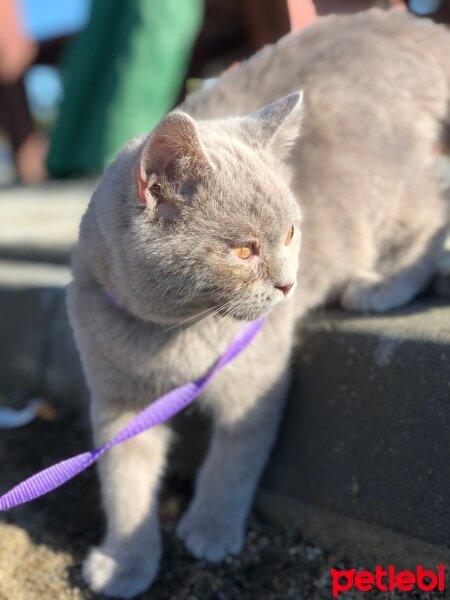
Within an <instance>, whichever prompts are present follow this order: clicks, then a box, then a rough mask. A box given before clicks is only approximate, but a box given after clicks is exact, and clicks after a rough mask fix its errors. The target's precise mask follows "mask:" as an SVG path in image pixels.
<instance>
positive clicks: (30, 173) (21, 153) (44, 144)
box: [0, 37, 69, 183]
mask: <svg viewBox="0 0 450 600" xmlns="http://www.w3.org/2000/svg"><path fill="white" fill-rule="evenodd" d="M68 39H69V38H68V37H60V38H55V39H53V40H48V41H45V42H42V43H41V44H39V45H38V46H36V53H35V55H34V56H33V61H32V64H42V65H55V64H57V63H58V61H59V56H60V53H61V49H62V48H63V46H64V44H65V43H66V42H67V40H68ZM29 66H31V65H29ZM0 125H1V127H2V129H3V130H4V131H5V133H6V135H7V137H8V139H9V142H10V144H11V148H12V151H13V155H14V161H15V164H16V168H17V172H18V175H19V178H20V179H21V180H22V181H24V182H25V183H37V182H39V181H42V180H43V179H45V177H46V175H47V170H46V168H45V159H46V156H47V151H48V140H47V136H46V135H44V134H43V133H41V132H39V131H37V130H36V127H35V124H34V122H33V117H32V115H31V111H30V107H29V102H28V96H27V92H26V89H25V84H24V79H23V77H19V78H16V80H14V81H1V80H0Z"/></svg>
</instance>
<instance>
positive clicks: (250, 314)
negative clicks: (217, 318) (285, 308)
mask: <svg viewBox="0 0 450 600" xmlns="http://www.w3.org/2000/svg"><path fill="white" fill-rule="evenodd" d="M274 308H275V306H272V305H271V306H267V307H265V308H254V307H251V308H247V307H246V308H242V309H240V310H233V314H232V317H233V319H235V320H236V321H256V320H258V319H262V318H263V317H267V315H268V314H269V313H270V312H271V311H272V310H273V309H274ZM219 314H222V313H219ZM222 316H224V317H226V316H229V315H227V314H226V312H225V313H224V314H223V315H222Z"/></svg>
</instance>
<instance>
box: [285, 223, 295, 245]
mask: <svg viewBox="0 0 450 600" xmlns="http://www.w3.org/2000/svg"><path fill="white" fill-rule="evenodd" d="M293 237H294V226H293V225H291V227H290V229H289V231H288V232H287V234H286V235H285V237H284V244H285V246H287V245H288V244H290V243H291V241H292V238H293Z"/></svg>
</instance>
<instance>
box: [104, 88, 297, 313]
mask: <svg viewBox="0 0 450 600" xmlns="http://www.w3.org/2000/svg"><path fill="white" fill-rule="evenodd" d="M301 113H302V96H301V94H292V95H290V96H287V97H286V98H282V99H281V100H279V101H277V102H275V103H273V104H271V105H269V106H268V107H266V108H264V109H262V110H260V111H259V112H257V113H254V114H252V115H249V116H247V117H243V118H233V119H224V120H218V121H203V122H202V121H199V122H196V121H194V120H193V119H192V118H191V117H190V116H188V115H187V114H185V113H182V112H172V113H169V114H168V115H167V116H166V117H165V118H164V119H163V120H162V121H161V122H160V124H159V125H158V126H157V127H156V128H155V129H154V130H153V131H152V132H151V133H150V134H149V135H148V137H147V138H146V139H145V140H144V141H143V143H141V144H140V146H139V147H138V149H137V152H136V153H135V154H134V156H133V160H132V161H129V164H128V166H127V169H128V170H127V173H126V177H131V178H132V183H131V185H130V183H129V182H128V185H127V186H126V194H125V196H126V197H123V198H121V200H120V204H121V209H120V210H121V214H120V218H119V226H120V241H119V243H120V245H121V251H120V253H119V254H117V257H118V259H119V261H120V263H121V264H120V265H118V267H119V268H118V270H117V272H118V273H119V272H120V279H121V284H120V285H121V290H120V296H121V297H122V298H123V299H124V300H125V303H126V304H127V305H128V306H129V307H130V308H131V309H132V311H133V312H134V313H136V314H137V315H138V316H140V317H141V318H145V319H149V320H153V321H158V322H161V323H176V322H180V321H182V320H185V319H189V318H191V317H194V315H200V314H202V316H207V315H208V314H212V313H214V312H217V313H218V314H221V315H231V316H233V317H235V318H236V319H244V320H251V319H256V318H259V317H261V316H263V315H265V314H267V313H268V312H269V311H270V310H271V309H272V308H273V307H275V306H276V305H277V304H278V303H280V302H283V301H284V300H286V299H287V298H289V297H291V296H292V293H293V290H294V288H295V284H296V274H297V266H298V252H299V243H300V211H299V208H298V205H297V203H296V201H295V199H294V197H293V195H292V194H291V191H290V189H289V178H288V175H287V170H286V168H285V165H284V164H283V162H284V161H285V159H286V158H287V157H288V155H289V152H290V149H291V147H292V146H293V145H294V143H295V142H296V140H297V138H298V136H299V128H300V121H301ZM119 160H121V159H120V157H119ZM120 172H121V176H122V177H124V176H125V175H124V171H123V169H122V170H121V171H120ZM116 221H117V217H116ZM115 243H117V238H116V241H115ZM202 311H205V312H204V313H202Z"/></svg>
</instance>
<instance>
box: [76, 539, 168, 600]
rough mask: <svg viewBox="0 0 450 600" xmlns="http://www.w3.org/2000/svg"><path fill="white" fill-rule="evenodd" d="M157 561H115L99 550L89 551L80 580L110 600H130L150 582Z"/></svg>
mask: <svg viewBox="0 0 450 600" xmlns="http://www.w3.org/2000/svg"><path fill="white" fill-rule="evenodd" d="M157 571H158V561H152V560H149V559H148V558H145V557H143V556H141V557H139V559H136V558H135V557H133V558H131V557H130V558H126V557H124V556H121V557H120V558H116V557H115V556H114V555H113V553H112V552H111V551H109V550H108V549H105V548H103V547H97V548H93V549H92V550H91V551H90V553H89V554H88V556H87V558H86V560H85V561H84V563H83V578H84V580H85V581H86V583H87V584H88V585H89V587H90V588H91V590H92V591H94V592H97V593H100V594H104V595H105V596H108V597H110V598H134V597H135V596H137V595H138V594H140V593H141V592H144V591H145V590H146V589H147V588H148V587H149V586H150V585H151V583H152V582H153V580H154V578H155V576H156V573H157Z"/></svg>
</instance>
